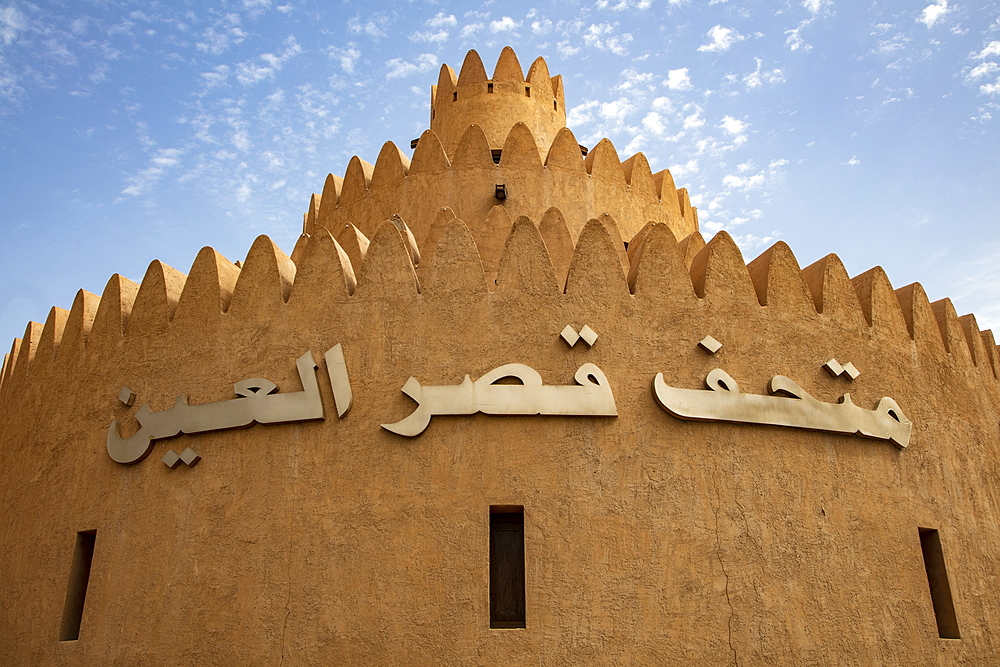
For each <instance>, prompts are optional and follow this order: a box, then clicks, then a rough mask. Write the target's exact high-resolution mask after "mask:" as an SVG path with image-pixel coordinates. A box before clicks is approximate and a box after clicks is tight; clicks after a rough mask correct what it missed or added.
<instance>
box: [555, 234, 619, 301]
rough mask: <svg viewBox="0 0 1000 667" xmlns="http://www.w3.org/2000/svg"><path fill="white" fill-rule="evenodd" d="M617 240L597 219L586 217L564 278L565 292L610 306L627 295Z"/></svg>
mask: <svg viewBox="0 0 1000 667" xmlns="http://www.w3.org/2000/svg"><path fill="white" fill-rule="evenodd" d="M618 245H619V244H618V242H617V241H615V240H613V239H612V237H611V234H610V233H609V231H608V228H607V227H606V226H605V225H604V224H603V223H601V221H600V220H589V221H588V222H587V224H586V225H584V227H583V230H582V231H581V232H580V238H578V239H577V241H576V248H575V250H574V252H573V260H572V262H571V263H570V266H569V272H568V276H567V278H566V290H565V291H566V294H569V295H571V296H582V297H585V298H593V299H594V300H595V301H596V302H597V303H601V304H605V305H611V304H612V303H613V302H614V301H615V300H618V299H621V298H622V297H624V296H628V295H629V289H628V282H627V279H626V275H625V272H624V271H623V270H622V266H621V260H620V256H619V249H618Z"/></svg>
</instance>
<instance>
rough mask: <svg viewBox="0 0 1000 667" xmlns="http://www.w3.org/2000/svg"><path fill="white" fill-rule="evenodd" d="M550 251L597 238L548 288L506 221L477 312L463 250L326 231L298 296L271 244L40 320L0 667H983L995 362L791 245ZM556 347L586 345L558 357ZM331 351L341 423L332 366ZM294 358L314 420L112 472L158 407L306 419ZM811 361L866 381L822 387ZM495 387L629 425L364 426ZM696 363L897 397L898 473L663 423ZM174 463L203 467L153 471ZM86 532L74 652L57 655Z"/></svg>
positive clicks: (24, 417) (869, 462)
mask: <svg viewBox="0 0 1000 667" xmlns="http://www.w3.org/2000/svg"><path fill="white" fill-rule="evenodd" d="M570 217H571V216H568V215H567V216H566V218H567V219H569V218H570ZM567 224H570V225H578V226H579V228H580V229H581V230H582V231H581V232H580V233H579V235H578V238H576V242H575V244H573V246H572V254H571V256H570V258H569V261H568V265H567V269H566V272H565V273H560V272H558V271H557V269H555V268H554V266H553V262H552V260H551V259H550V253H549V251H548V250H547V247H546V243H545V242H544V240H543V235H542V232H541V231H540V229H543V228H544V227H543V226H542V225H540V224H539V221H538V220H537V219H536V220H535V221H534V222H533V221H531V220H518V221H515V223H514V224H513V225H512V227H511V231H510V233H509V235H508V236H507V238H506V241H505V243H504V245H503V247H502V250H501V252H500V259H499V260H498V264H497V270H496V278H495V282H493V281H492V280H491V281H489V282H488V280H487V277H486V275H485V274H484V271H483V268H482V267H483V262H482V261H481V260H480V257H479V252H478V249H477V247H476V245H475V243H474V241H473V236H474V235H473V233H472V232H471V231H470V230H469V227H468V226H466V225H465V224H464V223H463V222H461V221H460V220H457V219H444V220H442V221H440V222H439V224H438V233H437V236H436V241H435V243H434V250H433V252H430V253H427V255H428V257H429V259H427V260H426V262H427V263H426V264H424V262H423V261H422V262H421V266H420V268H419V269H417V271H416V272H415V271H414V268H413V266H412V264H411V262H410V258H409V255H408V253H407V249H406V245H405V242H404V238H403V236H402V235H401V234H400V233H399V232H398V231H397V229H396V227H395V226H394V225H392V224H391V223H386V224H382V225H381V226H379V227H378V228H377V229H374V230H372V234H371V245H370V246H369V247H368V248H367V251H366V253H365V256H364V259H363V261H360V262H359V263H358V264H357V265H353V266H352V264H351V262H350V259H349V258H348V255H347V253H346V252H345V251H343V250H342V249H341V248H339V247H338V244H336V243H335V242H334V240H333V239H332V237H330V236H329V235H328V234H325V233H322V232H321V231H317V232H316V233H314V234H313V235H312V236H311V237H310V238H309V240H308V242H306V243H303V245H302V247H300V248H299V250H298V251H297V252H298V253H299V254H298V255H297V260H298V266H297V267H296V265H295V264H293V263H292V262H291V261H290V260H289V259H288V258H287V257H285V255H284V254H283V253H282V252H281V251H280V250H278V249H277V248H276V247H275V246H274V245H273V244H272V243H271V242H270V241H269V240H268V239H267V238H266V237H261V238H260V239H258V240H257V242H255V243H254V245H253V247H252V248H251V250H250V253H249V256H248V258H247V260H246V262H245V264H244V265H243V267H242V268H237V267H236V266H234V265H233V264H232V263H230V262H228V261H227V260H226V259H225V258H222V257H221V256H219V255H217V254H216V253H215V252H214V251H212V250H211V249H205V250H203V251H202V253H200V254H199V256H198V258H197V259H196V261H195V262H194V265H193V266H192V267H191V270H190V272H189V274H188V275H187V276H184V275H183V274H181V273H179V272H177V271H175V270H173V269H171V268H169V267H166V266H165V265H162V264H161V263H159V262H154V263H153V264H152V265H151V266H150V269H149V271H148V272H147V274H146V277H145V278H144V279H143V281H142V284H141V285H136V284H134V283H132V282H130V281H128V280H126V279H124V278H120V277H118V276H115V277H113V278H112V280H111V281H110V282H109V284H108V287H107V289H106V290H105V293H104V294H103V295H102V296H101V297H100V298H99V299H98V297H96V296H95V295H91V294H88V293H85V292H81V293H80V294H79V295H78V296H77V299H76V301H75V302H74V305H73V309H72V310H71V311H70V312H68V313H67V312H66V311H62V310H59V309H53V311H52V314H51V315H50V318H49V321H48V322H46V323H45V325H44V326H42V325H35V324H32V325H30V326H29V328H28V330H27V332H26V334H25V338H24V339H23V340H21V341H17V342H15V346H14V348H13V350H12V355H11V357H10V358H9V359H7V362H6V364H5V366H4V370H3V373H2V375H0V415H2V419H0V494H2V502H3V507H4V512H2V513H0V522H2V523H0V562H2V563H3V564H4V566H3V576H2V577H0V599H3V600H4V604H3V605H0V628H2V629H3V631H2V632H0V663H3V664H46V665H50V664H51V665H129V666H132V665H202V664H218V665H230V664H231V665H246V664H251V663H252V664H267V665H277V664H284V665H312V664H316V665H319V664H343V665H368V664H506V663H509V664H636V663H642V664H646V663H649V664H663V665H690V664H713V665H714V664H719V665H724V664H740V665H753V664H759V665H763V664H769V665H770V664H787V665H806V664H815V665H829V664H895V665H921V666H923V665H950V664H989V663H991V662H995V661H996V659H997V656H998V654H1000V650H998V645H997V640H996V633H995V632H993V629H994V628H995V627H996V625H997V622H998V619H1000V609H998V602H997V596H996V594H995V582H996V580H997V575H998V574H1000V572H998V567H1000V566H998V565H997V560H996V558H995V555H996V553H998V551H1000V534H998V529H997V526H998V495H997V488H998V486H1000V485H998V481H1000V480H998V468H997V463H996V462H997V460H998V457H997V453H998V451H997V450H998V442H997V439H998V435H1000V434H998V428H997V424H998V423H1000V415H998V406H1000V395H998V391H997V376H996V371H997V356H996V347H995V345H994V341H993V340H992V334H990V333H989V332H983V333H981V332H980V331H979V329H978V327H977V326H976V324H975V321H974V319H972V318H971V317H966V318H961V319H960V318H958V317H957V316H956V314H955V312H954V309H953V308H952V307H951V304H950V302H948V301H947V300H944V301H941V302H936V303H935V304H929V303H928V301H927V298H926V296H925V295H924V293H923V290H922V289H921V288H920V286H919V285H913V286H907V287H905V288H901V289H898V290H894V289H893V288H892V286H891V285H890V284H889V281H888V280H887V279H886V277H885V274H884V273H883V272H882V271H881V269H878V268H876V269H873V270H872V271H869V272H867V273H865V274H862V275H861V276H857V277H855V278H854V279H850V278H849V277H848V276H847V274H846V272H845V271H844V268H843V266H842V264H841V263H840V261H839V260H838V259H837V258H836V257H835V256H832V255H831V256H829V257H827V258H824V259H823V260H820V261H819V262H817V263H816V264H814V265H812V266H810V267H807V268H805V269H802V270H800V268H799V267H798V265H797V263H796V261H795V258H794V257H793V256H792V254H791V252H790V251H789V250H788V248H787V246H785V245H784V244H783V243H779V244H777V245H775V246H774V247H772V248H771V249H769V250H768V251H767V252H765V253H764V254H763V255H762V256H761V257H759V258H758V259H756V260H754V261H753V262H751V264H750V265H749V267H747V266H745V265H744V261H743V259H742V257H741V256H740V253H739V251H738V249H737V248H736V246H735V245H734V243H733V242H732V240H731V239H730V238H729V237H728V235H726V234H725V233H720V234H718V235H716V237H715V238H714V239H713V240H712V241H711V242H710V243H708V244H707V245H704V242H703V241H701V240H700V236H698V235H697V234H694V235H692V236H688V237H686V238H682V242H681V243H678V242H677V241H676V240H675V237H674V235H673V234H672V233H671V231H670V227H668V226H667V225H664V224H657V225H651V226H649V227H646V228H644V230H643V231H642V232H641V234H640V235H638V237H637V238H632V237H628V238H629V239H630V244H629V251H630V252H629V255H628V256H626V257H625V260H624V261H623V259H622V256H623V254H622V253H621V251H620V249H621V247H622V246H619V245H617V240H614V239H613V236H614V234H613V233H612V232H609V231H608V228H606V227H605V226H604V225H603V224H601V223H600V222H597V221H594V222H590V223H587V224H586V225H583V224H582V222H581V221H580V220H579V219H578V218H573V221H572V222H571V223H567ZM417 274H419V291H418V284H417V277H418V275H417ZM351 275H355V276H356V279H357V284H356V288H354V286H353V279H351V278H350V277H348V276H351ZM562 276H566V278H565V281H563V279H562ZM488 285H489V287H490V289H488ZM563 285H564V286H563ZM567 324H570V325H572V326H573V327H574V328H575V329H579V328H581V327H582V326H583V325H584V324H586V325H589V326H590V327H591V328H593V329H594V330H595V331H596V332H597V333H598V334H599V339H598V340H597V342H596V343H595V344H594V346H593V347H587V346H586V345H584V344H582V343H578V344H577V345H576V346H574V347H572V348H570V347H568V346H567V345H566V343H565V342H564V341H563V340H561V339H560V338H559V332H560V331H561V330H562V329H563V328H564V327H565V326H566V325H567ZM705 335H711V336H713V337H715V338H716V339H718V340H719V341H720V342H721V343H722V344H723V347H722V349H721V350H720V351H719V352H718V353H717V354H715V355H709V354H707V353H706V352H705V351H703V350H702V349H700V348H699V347H698V346H697V343H698V341H699V340H701V339H702V338H703V337H704V336H705ZM336 343H341V344H343V346H344V350H345V354H346V361H347V367H348V370H349V372H350V380H351V385H352V388H353V391H354V405H353V408H352V409H351V411H350V412H349V413H348V414H347V415H346V416H345V417H344V418H343V419H338V418H337V417H336V414H335V412H334V410H333V405H334V402H333V397H332V395H331V389H330V385H329V382H328V381H327V380H326V379H325V378H326V366H325V363H324V362H323V360H322V355H323V352H324V351H326V350H327V349H329V348H330V347H331V346H333V345H334V344H336ZM307 350H309V351H311V352H312V353H313V355H314V357H315V358H316V360H317V361H318V364H319V370H318V377H319V386H320V390H321V392H322V397H323V401H324V405H325V408H326V419H325V420H323V421H316V422H303V423H298V424H285V425H257V426H253V427H251V428H248V429H243V430H234V431H223V432H216V433H206V434H201V435H191V436H189V435H183V436H180V437H178V438H176V439H169V440H162V441H158V442H157V443H156V445H155V447H154V450H153V452H152V454H151V455H150V456H149V458H147V459H146V460H145V461H142V462H140V463H137V464H135V465H130V466H126V465H121V464H118V463H115V462H113V461H112V460H111V459H110V458H109V457H108V454H107V453H106V452H105V436H106V432H107V428H108V425H109V424H110V423H111V422H112V420H119V421H121V422H122V424H123V427H122V428H123V433H124V434H126V435H127V434H129V433H131V432H132V430H133V429H135V428H136V424H135V421H134V419H133V418H132V415H133V414H134V412H135V410H136V408H137V407H138V406H139V405H140V404H141V403H143V402H148V403H149V405H150V407H151V408H152V409H153V410H155V411H159V410H166V409H168V408H170V407H171V406H172V405H173V404H174V403H173V401H174V397H175V396H176V395H177V394H180V393H186V394H187V395H188V397H189V401H190V403H191V404H192V405H193V404H201V403H207V402H214V401H223V400H227V399H230V398H232V397H233V394H232V384H233V383H234V382H237V381H239V380H241V379H244V378H248V377H264V378H267V379H270V380H272V381H274V382H275V383H276V384H277V385H278V387H279V388H280V389H281V391H282V392H285V391H297V390H299V389H301V385H300V383H299V379H298V375H297V373H296V369H295V359H297V358H298V357H299V356H300V355H301V354H302V353H303V352H304V351H307ZM831 357H835V358H836V359H838V360H840V361H841V362H845V363H846V362H847V361H850V362H852V363H853V364H854V365H855V366H857V368H858V369H859V370H860V371H861V375H860V376H859V377H858V379H857V380H855V381H853V382H851V381H849V380H847V379H846V378H845V377H838V378H834V377H831V376H830V375H829V374H828V373H826V371H824V370H823V369H822V368H821V366H822V364H823V363H824V362H825V361H826V360H828V359H830V358H831ZM510 362H520V363H524V364H527V365H529V366H531V367H533V368H534V369H536V370H537V371H538V372H539V373H540V374H541V376H542V377H543V379H544V381H545V383H546V384H550V385H565V384H572V377H573V374H574V372H575V371H576V369H577V368H579V366H580V365H581V364H583V363H585V362H591V363H594V364H596V365H597V366H598V367H599V368H600V369H601V370H602V371H603V372H604V373H605V374H606V376H607V378H608V380H609V382H610V385H611V388H612V390H613V392H614V398H615V401H616V404H617V408H618V413H619V414H618V417H617V418H597V417H555V416H535V417H519V416H488V415H482V414H477V415H473V416H442V417H434V418H433V420H432V421H431V423H430V426H429V427H428V429H427V430H426V431H425V432H424V433H423V434H422V435H420V436H418V437H416V438H413V439H407V438H403V437H400V436H396V435H394V434H391V433H389V432H387V431H385V430H384V429H382V428H380V426H379V424H381V423H385V422H392V421H396V420H398V419H402V418H403V417H405V416H406V415H407V414H409V413H410V412H411V411H412V410H413V409H414V407H415V404H414V402H413V401H411V400H410V399H409V398H407V397H406V396H404V395H403V394H402V392H401V391H400V388H401V387H402V386H403V383H404V382H406V380H407V378H409V377H410V376H411V375H412V376H415V377H416V378H417V379H418V380H419V381H420V382H421V383H422V384H424V385H447V384H457V383H459V382H460V381H461V380H462V378H463V376H464V375H465V374H469V375H471V376H472V378H478V377H480V376H481V375H483V374H484V373H486V372H487V371H489V370H491V369H493V368H495V367H497V366H500V365H502V364H505V363H510ZM716 367H719V368H722V369H724V370H725V371H727V372H728V373H729V374H730V375H731V376H732V377H733V378H735V379H736V380H737V381H738V382H739V384H740V387H741V389H742V391H743V392H745V393H752V394H766V393H767V391H766V386H767V383H768V381H769V380H770V379H771V378H772V377H773V376H775V375H777V374H783V375H786V376H788V377H790V378H792V379H793V380H794V381H796V382H797V383H799V385H801V387H802V388H803V389H805V390H806V391H808V392H809V393H810V394H811V395H812V396H813V397H815V398H816V399H818V400H820V401H822V402H825V403H835V402H836V401H837V399H838V398H839V397H840V396H842V395H843V394H844V393H845V392H850V393H851V396H852V397H853V400H854V403H855V404H856V405H858V406H859V407H862V408H865V409H870V408H872V407H873V406H874V405H875V403H876V402H877V401H878V400H879V399H880V398H881V397H883V396H891V397H893V398H894V399H895V400H896V401H898V403H899V405H900V407H901V408H902V410H903V411H904V412H905V415H906V417H908V418H909V419H910V420H912V422H913V433H912V437H911V439H910V441H909V446H908V447H907V448H906V449H899V448H897V447H894V446H893V445H892V444H890V443H888V442H885V441H882V440H870V439H862V438H859V437H855V436H850V435H837V434H829V433H820V432H814V431H807V430H802V429H792V428H782V427H774V426H763V425H751V424H726V423H718V422H686V421H681V420H679V419H676V418H674V417H672V416H670V415H668V414H667V413H666V412H664V411H663V410H662V409H660V408H659V407H658V406H657V404H656V402H655V400H654V398H653V394H652V391H651V382H652V379H653V377H654V375H655V374H656V373H660V372H662V373H663V374H664V377H665V379H666V380H667V381H668V382H669V383H670V384H671V385H673V386H677V387H681V388H686V389H699V388H703V387H704V384H703V382H704V378H705V376H706V374H707V373H708V372H709V371H710V370H711V369H713V368H716ZM123 386H127V387H129V388H131V389H132V390H134V391H135V392H136V393H137V394H138V399H137V401H136V404H135V406H133V407H132V408H125V407H124V406H123V405H121V404H120V403H119V402H118V398H117V397H118V393H119V390H120V389H121V388H122V387H123ZM188 446H191V447H193V448H194V449H196V450H197V451H198V453H199V454H201V455H202V456H203V457H204V458H203V460H202V461H201V462H200V463H199V464H198V465H197V466H195V467H187V466H184V465H181V466H179V467H178V468H176V469H173V470H171V469H169V468H167V467H166V466H165V465H164V464H163V463H161V461H160V457H161V456H163V455H164V453H165V452H166V451H167V450H168V449H172V450H174V451H178V452H179V451H181V450H183V449H184V448H185V447H188ZM506 504H512V505H523V506H524V516H525V548H526V576H527V596H528V597H527V627H526V628H524V629H506V630H497V629H490V628H489V604H488V567H489V566H488V548H487V545H488V535H489V517H488V512H489V507H490V505H506ZM918 527H930V528H937V529H939V530H940V534H941V539H942V543H943V547H944V553H945V557H946V560H947V565H948V570H949V576H950V580H951V586H952V591H953V594H954V599H955V605H956V609H957V613H958V620H959V625H960V628H961V632H962V638H961V639H960V640H942V639H939V638H938V635H937V630H936V627H935V620H934V613H933V610H932V608H931V600H930V596H929V594H928V586H927V579H926V576H925V573H924V566H923V561H922V557H921V550H920V543H919V539H918V535H917V528H918ZM88 529H96V530H97V538H96V549H95V560H94V565H93V572H92V575H91V580H90V589H89V592H88V596H87V602H86V609H85V613H84V618H83V623H82V629H81V635H80V639H79V640H78V641H75V642H59V641H56V638H57V635H58V632H59V624H60V619H61V616H62V608H63V601H64V598H65V594H66V582H67V579H68V576H69V566H70V561H71V558H72V551H73V543H74V539H75V534H76V532H77V531H80V530H88Z"/></svg>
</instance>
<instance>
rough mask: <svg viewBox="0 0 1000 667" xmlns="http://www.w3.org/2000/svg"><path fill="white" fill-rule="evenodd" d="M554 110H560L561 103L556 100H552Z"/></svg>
mask: <svg viewBox="0 0 1000 667" xmlns="http://www.w3.org/2000/svg"><path fill="white" fill-rule="evenodd" d="M552 110H553V111H559V103H558V102H556V101H555V100H552Z"/></svg>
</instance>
